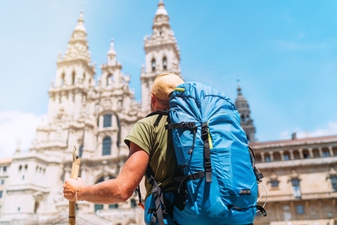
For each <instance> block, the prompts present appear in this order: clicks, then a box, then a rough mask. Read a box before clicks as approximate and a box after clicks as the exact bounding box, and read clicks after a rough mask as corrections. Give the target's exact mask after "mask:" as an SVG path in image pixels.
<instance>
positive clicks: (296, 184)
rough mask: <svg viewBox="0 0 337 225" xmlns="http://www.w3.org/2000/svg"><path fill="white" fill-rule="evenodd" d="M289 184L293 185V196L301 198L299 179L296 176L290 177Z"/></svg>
mask: <svg viewBox="0 0 337 225" xmlns="http://www.w3.org/2000/svg"><path fill="white" fill-rule="evenodd" d="M291 185H292V186H293V194H294V197H295V198H301V189H300V180H299V179H297V178H294V179H292V180H291Z"/></svg>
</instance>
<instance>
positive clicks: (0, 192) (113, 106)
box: [0, 0, 337, 225]
mask: <svg viewBox="0 0 337 225" xmlns="http://www.w3.org/2000/svg"><path fill="white" fill-rule="evenodd" d="M152 31H153V32H152V34H151V35H148V36H146V37H145V38H144V50H145V63H144V65H145V66H144V67H142V69H141V74H140V80H141V103H138V102H137V101H136V100H135V97H134V96H135V93H133V92H132V90H131V89H130V87H129V82H130V76H129V75H127V74H124V73H123V72H122V64H121V63H120V62H118V60H117V53H116V51H115V48H114V41H113V40H112V41H111V43H110V46H107V50H108V51H107V60H106V62H105V63H104V64H102V65H101V70H102V73H101V74H100V75H99V76H98V79H97V80H95V79H94V76H95V75H96V71H95V65H94V64H92V63H91V57H90V52H89V51H88V49H89V44H88V42H87V39H86V36H87V32H86V29H85V26H84V19H83V13H82V12H81V13H80V16H79V19H78V22H77V25H76V26H75V29H74V31H73V33H72V35H71V37H70V40H69V42H68V47H67V50H66V52H65V55H59V57H58V59H57V70H56V75H55V82H52V83H51V85H50V88H49V92H48V94H49V104H48V120H47V121H45V122H44V123H42V124H41V125H40V126H39V127H38V128H37V129H36V138H35V140H34V142H33V144H32V146H31V148H30V150H29V151H28V152H23V151H21V150H20V148H19V147H18V148H17V150H16V152H15V153H14V155H13V157H12V158H11V159H2V160H0V206H1V210H0V224H66V223H67V221H68V202H67V201H65V199H64V198H63V193H62V190H63V188H62V185H63V182H64V180H65V179H66V178H68V177H69V176H70V172H71V163H72V150H73V147H74V146H75V147H76V149H77V150H78V151H77V152H78V154H79V156H80V157H81V168H80V176H81V177H82V178H83V179H84V181H85V183H87V184H95V183H98V182H101V181H103V180H107V179H113V178H114V177H116V176H117V175H118V173H119V171H120V169H121V168H122V167H123V164H124V162H125V160H126V158H127V155H128V149H127V146H126V145H125V144H124V143H123V138H124V137H125V136H126V135H127V133H128V131H129V130H130V129H131V127H132V125H133V123H135V121H137V120H138V119H140V118H143V117H144V116H145V115H146V114H147V113H148V112H149V95H148V93H149V92H150V89H151V86H152V82H153V80H154V78H155V77H156V76H157V75H158V74H160V73H162V72H171V71H173V72H175V73H176V74H178V75H180V73H181V71H180V51H179V48H178V46H177V41H176V39H175V36H174V33H173V31H172V30H171V27H170V23H169V16H168V13H167V11H166V9H165V7H164V3H163V2H162V1H161V0H160V1H159V4H158V8H157V11H156V12H155V16H154V20H153V24H152ZM235 104H236V106H237V108H238V110H239V112H240V114H241V123H242V126H243V128H244V130H245V131H246V134H247V137H248V139H249V140H250V145H251V147H252V148H253V149H254V150H255V154H256V158H257V161H256V164H257V167H258V168H259V169H260V170H261V171H262V172H263V174H264V175H265V178H264V179H263V183H262V184H261V185H260V189H259V192H260V194H261V195H263V197H261V199H260V204H261V205H263V204H264V202H265V201H267V204H266V205H265V208H266V210H267V212H268V216H267V217H261V216H259V215H258V216H257V218H256V222H255V224H261V225H262V224H273V225H281V224H287V225H288V224H293V225H296V224H301V225H304V224H306V225H314V224H317V225H320V224H322V225H323V224H327V223H330V224H333V223H334V221H335V220H334V218H335V219H336V215H337V211H336V197H337V175H336V170H337V163H336V162H337V136H332V137H321V138H307V139H296V138H295V136H294V138H293V140H283V141H274V142H258V141H256V139H255V132H256V129H255V126H254V124H253V120H252V118H251V117H250V108H249V104H248V101H247V100H246V98H245V97H244V96H243V95H242V90H241V88H240V87H238V96H237V98H236V101H235ZM266 195H268V199H267V198H266ZM137 201H138V200H137V196H136V195H134V196H132V197H131V198H130V199H129V200H128V201H127V202H125V203H119V204H112V205H100V204H92V203H88V202H85V201H80V202H78V203H77V209H78V210H77V223H78V224H88V225H90V224H95V225H97V224H111V225H127V224H143V211H142V209H141V208H139V207H138V206H137Z"/></svg>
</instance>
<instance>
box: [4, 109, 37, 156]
mask: <svg viewBox="0 0 337 225" xmlns="http://www.w3.org/2000/svg"><path fill="white" fill-rule="evenodd" d="M42 117H43V116H38V115H35V114H32V113H27V112H20V111H2V112H0V158H4V157H11V156H12V155H13V153H14V152H15V150H16V148H17V146H18V142H20V149H21V150H22V151H26V150H28V149H29V148H30V147H31V142H32V141H33V139H34V138H35V135H36V128H37V126H38V125H39V124H40V123H41V120H42Z"/></svg>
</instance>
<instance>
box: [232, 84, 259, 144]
mask: <svg viewBox="0 0 337 225" xmlns="http://www.w3.org/2000/svg"><path fill="white" fill-rule="evenodd" d="M237 91H238V96H237V98H236V100H235V106H236V108H237V109H238V111H239V113H240V119H241V126H242V128H243V130H244V131H245V132H246V135H247V138H248V140H249V142H255V126H254V124H253V120H252V119H251V118H250V109H249V104H248V101H247V100H246V98H245V97H244V96H243V95H242V90H241V87H240V83H239V80H238V87H237Z"/></svg>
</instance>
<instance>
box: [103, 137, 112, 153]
mask: <svg viewBox="0 0 337 225" xmlns="http://www.w3.org/2000/svg"><path fill="white" fill-rule="evenodd" d="M102 146H103V148H102V155H111V138H110V137H105V138H104V139H103V145H102Z"/></svg>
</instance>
